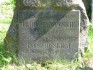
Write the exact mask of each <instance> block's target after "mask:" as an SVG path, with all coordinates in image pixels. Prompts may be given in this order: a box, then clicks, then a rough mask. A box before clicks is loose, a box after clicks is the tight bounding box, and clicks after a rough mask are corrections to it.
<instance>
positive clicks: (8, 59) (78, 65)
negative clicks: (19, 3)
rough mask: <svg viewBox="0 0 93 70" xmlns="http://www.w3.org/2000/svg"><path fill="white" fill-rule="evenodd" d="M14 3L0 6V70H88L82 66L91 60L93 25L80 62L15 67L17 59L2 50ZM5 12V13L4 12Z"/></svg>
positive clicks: (5, 3) (92, 56)
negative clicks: (87, 45) (87, 46)
mask: <svg viewBox="0 0 93 70" xmlns="http://www.w3.org/2000/svg"><path fill="white" fill-rule="evenodd" d="M14 3H15V2H14V1H13V0H10V1H9V0H6V1H5V2H4V3H2V4H0V70H89V69H90V68H88V69H87V68H86V67H85V66H84V61H86V60H88V59H93V25H92V24H90V25H89V31H88V32H89V33H88V41H89V48H88V50H87V51H86V53H85V55H84V57H83V59H84V61H83V60H81V59H80V61H74V60H73V61H71V62H68V61H54V62H45V63H36V62H33V63H31V64H25V63H24V64H22V63H20V65H17V64H16V62H17V59H16V57H15V55H14V54H12V53H10V52H8V51H6V50H5V48H4V42H3V40H4V38H5V36H6V32H7V30H8V28H9V26H10V23H11V21H12V17H13V9H14ZM6 11H7V12H6Z"/></svg>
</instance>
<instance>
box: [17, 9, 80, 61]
mask: <svg viewBox="0 0 93 70" xmlns="http://www.w3.org/2000/svg"><path fill="white" fill-rule="evenodd" d="M20 12H21V14H20ZM20 12H19V16H18V17H19V18H18V19H19V47H18V51H19V53H18V56H19V58H21V59H24V60H26V61H28V62H29V60H32V61H46V60H57V59H72V58H76V57H78V51H79V32H80V31H79V30H80V27H79V24H80V13H79V11H71V12H66V11H58V10H43V11H32V10H24V11H20ZM20 15H23V16H20ZM28 15H29V17H28ZM27 18H28V19H27Z"/></svg>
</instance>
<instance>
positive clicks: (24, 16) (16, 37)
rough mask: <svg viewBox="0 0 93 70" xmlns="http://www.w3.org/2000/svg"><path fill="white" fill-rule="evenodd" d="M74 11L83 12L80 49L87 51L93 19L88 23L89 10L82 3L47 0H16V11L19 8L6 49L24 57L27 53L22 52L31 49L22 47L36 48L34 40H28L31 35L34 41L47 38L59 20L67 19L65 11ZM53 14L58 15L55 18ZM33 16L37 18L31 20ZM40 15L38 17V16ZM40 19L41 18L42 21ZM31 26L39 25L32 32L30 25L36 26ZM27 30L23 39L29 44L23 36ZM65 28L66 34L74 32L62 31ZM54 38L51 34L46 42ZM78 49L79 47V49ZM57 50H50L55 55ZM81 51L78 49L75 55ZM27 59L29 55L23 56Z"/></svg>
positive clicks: (6, 41)
mask: <svg viewBox="0 0 93 70" xmlns="http://www.w3.org/2000/svg"><path fill="white" fill-rule="evenodd" d="M45 10H46V12H43V11H45ZM72 10H80V13H81V21H80V22H81V23H80V30H81V31H80V40H79V41H78V42H80V48H81V50H83V49H84V48H85V47H87V24H88V23H89V20H88V17H87V14H86V9H85V7H84V4H83V2H82V1H81V0H46V1H45V0H16V8H15V13H14V17H13V21H12V24H11V26H10V28H9V30H8V32H7V35H6V38H5V44H6V47H7V48H8V49H9V50H10V51H13V52H16V53H19V55H23V54H24V53H21V51H24V52H25V51H27V49H26V50H25V49H22V50H21V48H22V45H23V44H24V45H23V48H25V46H27V43H28V45H32V43H33V42H31V44H30V42H29V41H30V40H29V39H30V38H29V39H28V37H29V36H30V33H31V34H32V36H31V38H33V41H34V40H35V41H36V40H39V38H40V37H43V36H44V35H45V33H47V32H48V31H49V30H51V28H52V27H53V26H54V25H55V22H56V23H57V21H58V20H60V19H61V18H64V17H65V15H66V13H64V14H63V12H64V11H68V13H70V11H72ZM55 11H58V12H60V11H61V13H58V12H56V13H55ZM46 13H48V14H49V15H46ZM73 13H74V12H73ZM44 14H45V15H44ZM53 14H54V15H56V16H54V15H53ZM58 14H59V16H58ZM60 15H61V16H60ZM76 15H77V14H76ZM31 16H33V17H31ZM36 16H38V17H36ZM63 16H64V17H63ZM39 17H41V19H40V18H39ZM42 17H44V18H42ZM71 17H72V15H71ZM71 17H69V18H70V19H71ZM77 17H78V15H77ZM46 18H47V19H46ZM45 19H46V20H45ZM54 19H55V20H54ZM73 19H74V18H73ZM36 20H38V22H40V23H38V22H37V21H36ZM48 20H49V21H48ZM62 20H63V19H62ZM67 20H68V19H67ZM75 20H76V19H75ZM77 20H79V19H77ZM63 21H65V20H63ZM58 22H59V21H58ZM68 22H70V20H68ZM72 22H74V20H72ZM23 23H25V24H23ZM26 23H27V24H26ZM29 23H30V24H31V23H35V25H34V26H35V27H32V28H30V29H28V27H29V26H32V25H33V24H31V25H29ZM49 23H50V24H49ZM20 24H22V25H23V27H22V26H20ZM37 24H38V25H37ZM47 24H48V25H47ZM77 24H78V22H77ZM64 25H65V24H64ZM22 28H23V30H22ZM24 28H26V31H25V32H23V36H22V37H24V39H25V41H23V40H24V39H23V38H22V37H21V36H20V35H22V31H24V30H25V29H24ZM62 29H63V30H65V31H63V33H65V32H66V33H67V32H68V31H70V30H66V29H64V28H62ZM29 30H31V31H29ZM76 30H78V29H76ZM72 31H73V30H72ZM59 32H60V31H59ZM70 32H71V31H70ZM54 33H56V34H54ZM27 34H29V35H28V36H27ZM53 34H54V35H58V32H57V31H54V32H53ZM76 34H78V33H76ZM76 34H75V35H76ZM68 35H69V32H68ZM71 35H72V36H74V35H73V34H71ZM50 36H51V35H49V39H47V40H45V41H47V42H48V41H49V40H50V39H51V38H50ZM64 36H65V35H64ZM76 36H77V35H76ZM59 37H60V36H59ZM71 39H73V38H71ZM52 40H54V39H52ZM77 40H78V39H76V41H77ZM26 41H27V42H26ZM40 41H41V40H40ZM54 41H55V40H54ZM57 41H61V40H57ZM71 41H72V40H71ZM42 42H43V41H42ZM64 42H65V41H64ZM54 43H55V42H54ZM25 44H26V45H25ZM33 44H34V43H33ZM55 44H56V43H55ZM78 45H79V44H78ZM20 46H21V47H20ZM33 46H35V45H33ZM75 47H76V48H77V46H75ZM78 47H79V46H78ZM82 48H83V49H82ZM30 49H31V48H30ZM40 49H41V48H40ZM47 49H51V47H49V48H47ZM54 49H55V48H54ZM54 49H53V48H52V49H51V50H50V51H51V52H52V53H53V51H52V50H54ZM72 49H75V48H72ZM42 50H43V51H44V50H45V48H43V49H42ZM77 50H78V49H77ZM77 50H75V52H76V51H77ZM66 51H68V50H66ZM28 52H31V51H30V50H28ZM33 52H34V50H33ZM25 53H26V52H25ZM45 53H46V52H45ZM26 54H27V53H26ZM59 54H60V53H59ZM46 55H47V54H46ZM62 55H64V54H62ZM72 55H73V53H72V54H71V56H72ZM26 56H27V55H25V56H24V55H23V57H24V58H25V57H26ZM28 56H30V55H28ZM50 56H51V54H50ZM51 57H52V56H51ZM72 57H73V56H72ZM72 57H71V58H72ZM66 58H67V57H66ZM27 59H29V58H27ZM47 59H48V58H47Z"/></svg>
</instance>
